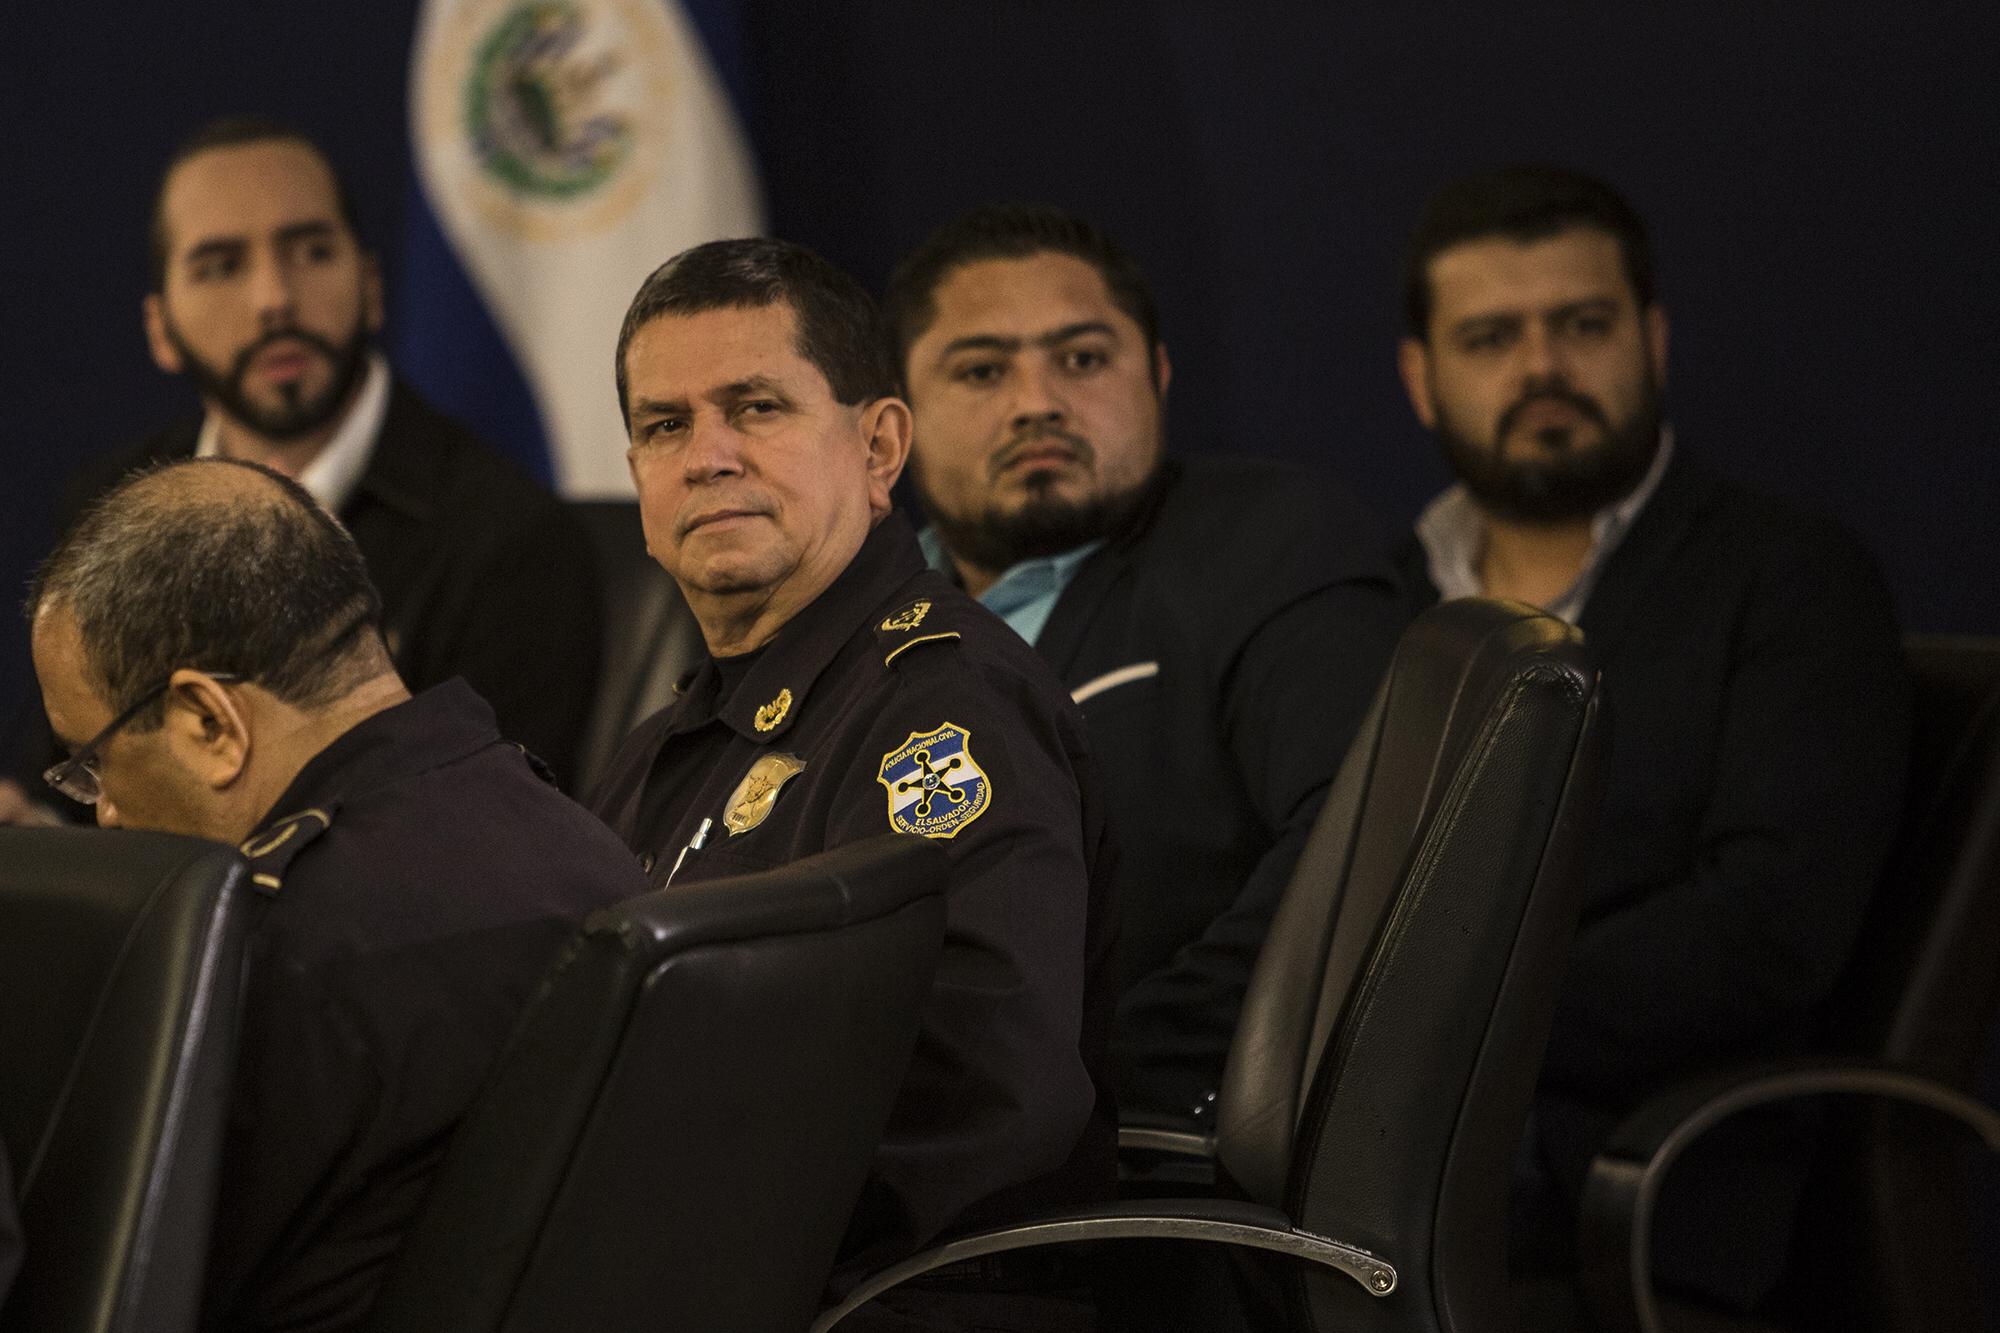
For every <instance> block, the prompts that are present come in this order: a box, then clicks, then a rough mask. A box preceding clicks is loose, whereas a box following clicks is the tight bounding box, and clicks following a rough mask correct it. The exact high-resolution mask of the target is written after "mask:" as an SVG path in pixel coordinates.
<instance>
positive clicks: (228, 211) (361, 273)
mask: <svg viewBox="0 0 2000 1333" xmlns="http://www.w3.org/2000/svg"><path fill="white" fill-rule="evenodd" d="M150 243H151V274H152V291H151V292H150V293H149V294H148V295H147V296H146V298H145V302H144V317H145V329H146V339H147V344H148V347H149V348H150V350H151V352H152V356H153V360H154V363H155V364H157V365H158V366H159V367H160V369H162V370H164V371H166V372H168V373H169V374H178V375H185V376H186V377H187V378H188V380H189V381H190V382H191V383H192V384H193V385H194V387H195V389H196V391H197V392H198V393H199V394H200V395H201V401H202V408H203V410H202V412H201V413H200V414H199V415H197V416H192V417H189V418H188V419H186V420H183V421H181V422H179V423H178V424H176V425H174V426H171V427H169V428H167V429H166V430H164V431H162V432H160V433H158V434H156V435H153V436H151V437H150V438H148V439H145V440H143V441H141V442H139V443H138V444H136V445H134V446H132V447H130V448H127V449H125V450H122V451H119V452H118V453H116V454H114V455H112V456H111V457H110V458H108V459H105V460H102V461H101V462H99V463H97V464H94V465H93V466H91V467H89V468H87V469H86V470H85V471H84V472H83V473H82V474H81V475H80V476H79V477H78V478H77V479H76V481H75V482H74V483H73V484H72V486H71V487H70V490H69V493H68V495H67V497H66V499H65V504H64V509H63V512H62V514H61V519H62V522H61V525H60V526H61V527H67V526H68V525H69V522H70V521H72V520H73V519H74V517H75V515H76V514H77V513H78V512H80V511H81V509H82V508H83V506H84V504H85V503H86V502H87V501H88V500H89V499H91V498H92V497H94V496H96V495H98V494H100V493H102V492H103V491H105V490H106V489H108V488H109V487H110V486H111V485H112V484H113V483H114V482H116V481H117V480H118V479H119V478H120V477H122V476H124V475H126V474H127V473H129V472H131V471H133V470H134V469H136V468H139V467H142V466H145V465H147V464H151V463H157V462H161V461H165V460H168V459H175V458H187V457H222V458H235V459H242V460H245V461H248V462H254V463H261V464H263V465H265V466H267V467H270V468H273V469H274V470H276V471H279V472H282V473H284V474H286V475H288V476H291V477H294V478H295V479H297V480H298V481H299V483H300V484H301V485H303V486H304V487H305V488H306V489H307V490H308V491H309V492H311V493H312V494H313V496H314V497H315V498H317V499H318V500H319V501H320V503H321V504H323V505H325V506H326V507H327V508H328V509H330V510H332V511H333V512H335V513H337V514H338V515H339V516H340V518H341V520H342V521H343V522H344V523H346V525H347V526H348V528H349V530H350V531H352V532H353V534H354V538H355V541H356V542H357V543H358V544H359V545H360V547H361V550H362V554H363V555H364V556H365V558H366V559H367V561H368V569H369V574H370V576H371V577H372V578H373V580H374V582H375V583H376V585H377V586H378V587H379V588H380V589H381V592H382V598H383V604H384V611H385V617H384V629H385V632H386V635H387V638H388V641H389V644H390V646H391V649H392V652H393V653H394V656H395V661H396V666H397V669H398V670H399V671H400V672H401V673H402V675H403V676H404V678H405V679H406V680H408V682H409V683H410V685H411V686H412V687H413V688H415V689H425V688H428V687H429V686H431V685H435V684H440V683H442V682H443V681H445V680H448V679H450V678H451V677H453V676H464V677H465V678H466V679H467V680H468V681H470V682H471V684H472V685H473V686H474V687H475V688H476V689H477V690H478V691H479V692H480V694H482V695H483V696H485V697H486V698H487V699H488V700H489V701H490V702H491V703H492V704H493V707H494V711H495V712H496V713H498V715H499V718H500V728H501V732H502V734H503V735H505V736H507V737H508V738H509V739H511V740H514V741H516V742H518V743H520V744H521V745H523V746H525V747H526V748H527V749H528V750H529V751H530V752H531V753H533V754H535V755H536V756H538V757H539V758H541V759H544V760H546V761H547V762H548V763H549V764H551V765H553V766H554V767H555V768H556V770H557V771H558V773H559V775H562V776H565V777H566V776H567V775H568V773H569V771H570V767H571V763H572V761H573V759H574V757H575V750H576V746H577V743H578V740H579V738H580V734H581V731H582V727H583V723H584V717H585V713H586V711H587V709H588V708H589V706H590V701H591V694H592V690H593V688H594V686H595V683H596V677H597V661H598V654H599V651H600V648H599V632H600V631H599V621H600V610H599V596H598V588H597V578H596V571H595V568H594V564H593V559H592V556H591V553H590V547H589V538H588V536H587V534H586V533H585V531H584V529H583V527H582V525H581V523H580V522H579V521H578V520H577V519H576V518H575V517H574V516H573V515H571V514H570V513H569V512H568V511H567V510H566V509H565V508H564V507H563V506H562V505H561V504H560V503H559V502H557V501H556V500H555V499H554V498H553V497H552V496H550V495H549V494H548V493H547V492H545V491H543V490H542V489H541V488H540V487H538V486H537V485H535V484H534V483H533V482H532V481H530V480H529V479H528V478H527V477H526V476H524V475H522V474H521V473H519V472H518V471H517V470H515V469H514V468H513V467H512V466H511V465H510V464H508V463H507V462H506V461H505V460H504V459H502V458H501V457H500V456H499V455H498V454H496V453H495V452H494V451H493V450H491V449H490V448H489V447H487V446H486V445H485V444H483V443H482V442H480V441H479V440H477V439H475V438H474V437H473V436H472V435H471V434H469V433H468V432H467V431H466V430H465V429H464V428H463V427H461V426H459V425H458V424H457V423H456V422H453V421H451V420H449V419H447V418H445V417H443V416H441V415H439V414H438V413H437V412H436V411H435V410H434V409H433V408H431V407H430V406H429V405H428V404H426V403H425V402H424V401H423V400H422V399H420V398H419V397H418V396H417V395H416V394H415V393H414V392H413V391H412V390H411V389H410V388H409V387H408V386H407V385H404V384H402V383H400V382H398V381H397V380H396V379H395V378H394V377H393V376H392V374H391V373H390V370H389V367H388V365H387V363H386V362H385V361H384V360H383V358H382V356H381V355H380V353H378V352H376V351H375V350H374V349H373V346H372V344H373V340H374V335H375V334H376V333H377V332H379V330H380V329H381V326H382V282H381V275H380V272H379V270H378V268H377V265H376V260H375V257H374V256H373V255H372V254H370V253H369V252H368V251H366V250H365V249H364V248H363V247H362V244H361V241H360V238H359V236H358V235H357V232H356V228H355V223H354V215H353V209H352V206H351V204H350V202H349V199H348V195H347V191H346V189H345V187H344V186H343V184H342V182H341V181H340V179H339V177H338V176H337V175H336V174H335V172H334V169H333V167H332V164H331V163H330V162H329V161H328V160H327V157H326V155H325V154H324V153H323V152H322V151H321V150H320V149H319V148H318V146H317V145H315V144H313V143H312V142H311V141H310V140H309V139H307V138H305V137H304V136H303V135H301V134H299V133H297V132H296V131H293V130H290V129H287V128H285V127H284V126H281V125H278V124H275V123H273V122H270V121H267V120H263V119H260V118H252V117H232V118H228V119H224V120H218V121H215V122H213V123H211V124H209V125H207V126H205V127H204V128H203V129H201V130H200V131H198V132H197V133H196V134H195V135H194V136H193V137H192V138H190V139H189V140H188V141H187V142H186V143H184V144H183V145H182V146H181V147H180V149H179V150H178V151H176V152H175V153H174V155H173V157H172V158H171V159H170V160H169V162H168V164H167V168H166V170H165V172H164V173H163V174H162V177H161V181H160V187H159V191H158V193H157V195H156V196H155V200H154V206H153V217H152V223H151V229H150ZM33 748H34V749H36V750H37V753H34V754H31V755H27V756H25V759H24V763H23V765H22V768H21V774H23V775H29V776H28V780H27V781H24V782H21V783H19V784H13V783H9V782H7V781H6V780H4V779H0V822H6V821H7V820H8V818H10V817H13V818H22V817H29V816H31V815H32V814H33V813H34V811H33V809H32V808H31V807H28V806H27V805H26V802H25V792H27V791H33V790H35V784H34V783H33V782H32V777H31V775H32V774H33V773H35V772H39V769H40V766H41V764H44V763H46V759H45V758H44V757H43V755H42V754H41V753H40V752H39V751H40V749H41V747H40V746H34V747H33Z"/></svg>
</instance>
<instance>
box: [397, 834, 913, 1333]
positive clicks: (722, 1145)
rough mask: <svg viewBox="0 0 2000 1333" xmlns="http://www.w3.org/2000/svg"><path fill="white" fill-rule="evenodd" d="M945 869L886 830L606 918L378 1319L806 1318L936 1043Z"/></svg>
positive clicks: (758, 1323)
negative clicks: (933, 988) (923, 1037)
mask: <svg viewBox="0 0 2000 1333" xmlns="http://www.w3.org/2000/svg"><path fill="white" fill-rule="evenodd" d="M945 866H946V858H945V854H944V850H943V848H941V847H939V846H938V845H937V844H935V843H932V842H928V841H926V840H924V839H922V838H916V837H910V836H907V835H900V834H889V835H884V836H883V837H880V838H873V839H869V840H867V841H865V842H860V843H856V844H854V845H852V846H849V847H845V848H842V849H839V850H837V851H832V852H827V853H824V854H822V855H820V856H815V857H811V858H808V859H805V860H802V861H798V862H795V863H793V864H792V865H790V866H787V867H784V868H782V869H778V870H772V871H767V872H764V873H761V874H755V875H745V876H741V877H737V878H732V879H725V880H712V881H708V882H705V883H700V884H694V885H687V886H682V887H676V888H673V889H668V890H664V891H661V892H658V893H652V894H648V895H646V896H644V897H641V898H635V899H633V900H632V901H631V902H628V903H625V904H623V905H621V906H619V907H617V908H614V909H611V910H609V911H605V912H600V913H598V914H597V915H595V916H594V917H592V918H591V920H590V921H589V922H588V923H587V924H586V925H585V927H584V929H583V931H582V933H581V934H580V935H579V936H578V938H577V939H576V940H575V941H574V942H573V943H572V945H571V946H570V947H569V949H568V950H567V952H566V953H565V955H564V957H563V958H562V960H561V961H560V962H559V963H558V964H557V965H556V967H555V969H554V971H553V972H552V973H551V976H550V978H549V980H548V981H547V982H546V983H545V984H544V986H543V989H542V991H541V993H540V994H539V996H538V997H537V998H536V1000H535V1001H534V1002H533V1004H532V1005H531V1006H530V1008H529V1011H528V1014H527V1015H526V1017H525V1018H524V1020H523V1023H522V1026H521V1029H520V1030H519V1032H518V1033H517V1034H516V1036H515V1038H514V1041H513V1043H512V1044H511V1046H510V1047H509V1049H508V1051H507V1052H506V1053H505V1054H504V1055H503V1056H502V1058H501V1061H500V1066H499V1068H498V1070H497V1071H496V1075H495V1078H494V1080H493V1082H492V1083H491V1084H490V1085H489V1087H488V1088H487V1089H486V1091H485V1092H484V1093H482V1094H481V1097H480V1099H479V1101H478V1103H477V1104H476V1105H475V1106H474V1108H473V1110H472V1112H471V1113H470V1115H469V1116H468V1117H467V1119H466V1121H465V1122H464V1124H463V1125H461V1127H460V1128H459V1130H458V1132H457V1133H456V1134H455V1135H454V1136H453V1139H452V1142H451V1145H450V1148H449V1149H448V1151H447V1154H446V1158H445V1161H444V1164H443V1166H442V1167H441V1168H440V1171H439V1174H438V1177H437V1180H436V1181H435V1183H434V1185H433V1187H432V1190H431V1193H430V1195H429V1197H428V1198H427V1200H426V1201H425V1205H424V1208H423V1211H422V1212H421V1214H420V1215H419V1217H418V1220H417V1222H416V1224H415V1225H414V1227H413V1228H412V1230H411V1231H410V1233H409V1235H408V1238H407V1239H406V1241H405V1243H404V1245H403V1248H402V1251H401V1253H400V1254H399V1255H398V1257H397V1261H396V1264H395V1267H394V1269H393V1271H392V1272H391V1274H390V1277H389V1279H388V1282H387V1284H386V1285H385V1287H384V1290H383V1293H382V1296H381V1298H380V1300H379V1301H378V1303H377V1307H376V1309H375V1311H374V1313H373V1315H372V1317H371V1321H370V1324H369V1328H370V1329H371V1330H373V1331H374V1333H486V1331H487V1330H507V1333H540V1331H542V1330H547V1331H549V1333H555V1331H556V1330H561V1331H562V1333H574V1331H575V1330H578V1329H584V1330H599V1331H600V1333H623V1331H624V1330H627V1329H646V1330H653V1331H657V1333H674V1331H675V1330H687V1331H688V1333H694V1331H695V1330H700V1333H773V1331H774V1330H784V1329H800V1328H804V1327H805V1325H806V1323H807V1321H808V1320H810V1319H811V1317H812V1313H813V1310H814V1309H815V1307H816V1306H817V1305H818V1302H819V1298H820V1295H821V1293H822V1291H823V1289H824V1287H825V1283H826V1278H827V1273H828V1271H829V1270H830V1269H831V1267H832V1265H833V1260H834V1257H835V1251H836V1249H837V1247H838V1245H839V1243H840V1240H841V1236H842V1234H843V1232H844V1230H845V1227H846V1223H847V1219H848V1215H849V1214H850V1213H851V1212H852V1210H853V1207H854V1202H855V1200H856V1199H857V1198H858V1197H859V1195H860V1192H861V1187H862V1183H863V1180H864V1179H865V1176H866V1173H867V1170H868V1165H869V1162H870V1160H871V1158H872V1157H873V1155H874V1151H875V1147H876V1145H877V1143H878V1142H879V1141H880V1139H881V1135H882V1129H883V1126H884V1125H885V1124H886V1123H887V1120H888V1115H889V1109H890V1105H891V1103H892V1102H893V1101H894V1098H895V1095H896V1092H897V1090H898V1088H899V1087H900V1086H901V1084H902V1080H903V1073H904V1069H905V1067H906V1065H907V1064H908V1062H909V1057H910V1052H911V1050H912V1048H913V1046H914V1045H915V1042H916V1034H917V1027H918V1010H919V1008H920V1006H921V1004H922V1002H923V999H924V997H925V996H926V995H927V994H928V993H929V990H930V985H931V977H932V973H933V972H934V971H935V969H936V966H937V957H938V952H939V948H940V945H941V942H942V940H943V931H944V903H943V899H942V897H941V892H942V889H943V885H944V879H945V873H946V872H945Z"/></svg>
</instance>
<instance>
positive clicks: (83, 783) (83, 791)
mask: <svg viewBox="0 0 2000 1333" xmlns="http://www.w3.org/2000/svg"><path fill="white" fill-rule="evenodd" d="M206 674H207V676H208V678H209V679H210V680H213V681H218V682H220V683H222V684H224V685H233V684H235V683H236V682H238V681H240V680H242V679H243V677H242V676H240V675H237V674H236V673H235V672H233V671H210V672H208V673H206ZM172 684H173V678H172V677H168V678H167V679H166V680H163V681H161V682H160V683H159V684H158V685H155V686H154V687H153V688H152V689H150V690H147V691H146V692H145V693H144V694H142V695H140V696H139V697H138V698H137V699H134V700H133V701H132V702H131V704H129V705H128V706H127V707H126V709H125V711H124V712H122V713H120V714H119V715H118V716H117V717H114V718H112V719H111V721H110V723H109V724H108V725H106V726H105V728H104V730H102V731H100V732H98V733H97V734H96V735H95V736H92V737H91V738H90V740H89V741H88V742H87V743H86V744H85V745H84V747H83V748H82V749H81V750H78V751H77V752H76V753H75V754H73V755H71V756H70V757H69V758H67V759H65V760H63V761H62V762H61V763H60V764H57V765H55V766H54V767H53V768H51V769H49V770H48V771H47V772H46V773H44V774H42V781H44V782H46V783H48V784H49V785H50V786H51V787H54V788H55V789H56V790H57V791H59V792H61V793H62V794H63V795H65V796H67V797H69V798H70V799H71V800H72V801H75V802H77V803H78V804H80V805H96V804H97V802H98V800H99V798H101V797H102V796H103V795H104V788H103V787H102V786H100V785H99V783H98V781H97V752H98V751H99V750H101V749H103V748H104V743H105V742H106V741H108V740H110V739H111V738H112V737H113V736H115V735H117V734H118V729H119V728H120V727H122V726H124V725H125V724H126V723H128V722H130V721H131V720H132V719H133V718H135V717H137V716H139V714H140V713H141V712H143V711H144V710H145V708H146V705H148V704H150V703H152V702H153V700H155V699H157V698H159V697H160V696H161V695H163V694H165V693H166V692H167V687H168V686H169V685H172Z"/></svg>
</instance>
